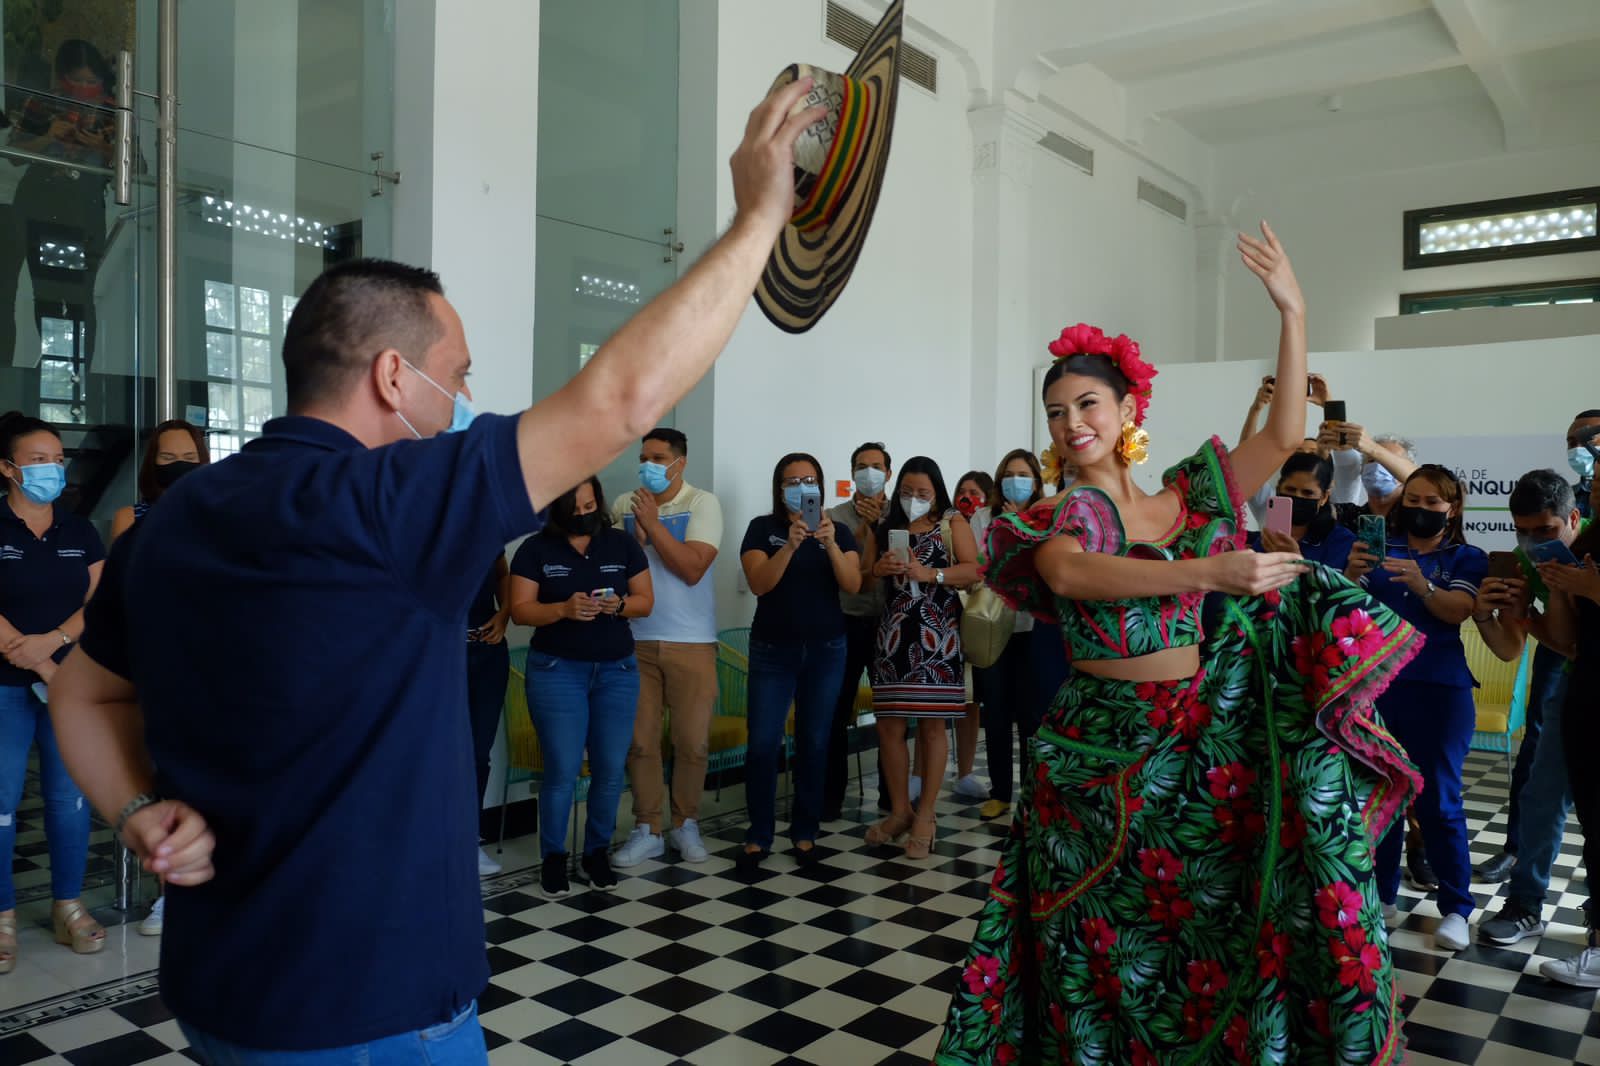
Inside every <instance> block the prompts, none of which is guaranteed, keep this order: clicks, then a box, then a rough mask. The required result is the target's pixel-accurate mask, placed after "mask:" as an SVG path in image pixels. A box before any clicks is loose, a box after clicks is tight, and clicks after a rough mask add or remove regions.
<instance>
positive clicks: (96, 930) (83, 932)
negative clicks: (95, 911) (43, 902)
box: [50, 899, 106, 955]
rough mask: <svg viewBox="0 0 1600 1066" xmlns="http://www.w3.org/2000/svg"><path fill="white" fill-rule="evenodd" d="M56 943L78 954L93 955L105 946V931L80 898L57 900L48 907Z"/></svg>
mask: <svg viewBox="0 0 1600 1066" xmlns="http://www.w3.org/2000/svg"><path fill="white" fill-rule="evenodd" d="M50 919H51V924H52V925H54V926H55V932H56V943H57V944H64V945H66V946H67V947H70V948H71V949H72V950H73V951H74V952H76V953H77V954H79V955H93V954H94V953H95V952H97V951H99V950H101V949H102V948H104V947H105V946H106V931H105V929H104V928H103V927H102V926H101V925H100V923H99V922H97V921H95V920H94V915H92V914H90V913H89V909H88V908H87V907H85V906H84V905H83V902H82V901H81V900H76V899H67V900H57V901H56V902H55V905H54V906H53V907H51V908H50Z"/></svg>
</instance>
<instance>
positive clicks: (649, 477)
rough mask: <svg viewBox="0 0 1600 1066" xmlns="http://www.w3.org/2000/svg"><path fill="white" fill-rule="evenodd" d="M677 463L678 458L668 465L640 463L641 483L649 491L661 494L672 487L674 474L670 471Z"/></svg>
mask: <svg viewBox="0 0 1600 1066" xmlns="http://www.w3.org/2000/svg"><path fill="white" fill-rule="evenodd" d="M677 465H678V460H676V459H674V460H673V461H672V462H670V463H668V464H667V465H666V466H662V465H661V464H660V463H652V462H648V461H646V462H642V463H640V464H639V484H641V485H643V486H644V487H645V489H646V490H647V491H649V492H653V493H655V494H656V495H657V496H659V495H661V494H662V493H663V492H666V491H667V489H669V488H671V487H672V474H671V473H670V472H669V471H671V470H672V468H673V467H674V466H677Z"/></svg>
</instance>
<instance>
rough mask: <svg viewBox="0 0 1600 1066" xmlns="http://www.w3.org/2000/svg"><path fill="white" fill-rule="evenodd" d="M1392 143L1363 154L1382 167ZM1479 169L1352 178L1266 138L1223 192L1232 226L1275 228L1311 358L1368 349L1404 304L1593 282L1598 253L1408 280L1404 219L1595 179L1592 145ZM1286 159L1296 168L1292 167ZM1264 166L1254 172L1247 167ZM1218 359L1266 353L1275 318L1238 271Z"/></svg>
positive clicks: (1480, 162)
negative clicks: (1232, 199)
mask: <svg viewBox="0 0 1600 1066" xmlns="http://www.w3.org/2000/svg"><path fill="white" fill-rule="evenodd" d="M1390 136H1391V134H1389V133H1385V134H1384V135H1383V136H1378V135H1377V134H1375V135H1374V139H1373V140H1372V141H1371V142H1370V143H1368V144H1367V146H1366V153H1367V154H1369V155H1371V156H1376V157H1379V158H1381V157H1382V156H1383V154H1384V152H1385V150H1386V149H1385V146H1386V145H1388V144H1389V143H1390V141H1389V138H1390ZM1491 148H1492V153H1491V154H1484V155H1480V156H1479V157H1477V158H1473V159H1468V160H1461V161H1451V162H1449V163H1438V164H1436V165H1411V166H1407V167H1405V168H1404V169H1395V170H1389V171H1377V172H1374V171H1371V170H1366V169H1365V168H1363V170H1364V172H1362V173H1358V174H1355V175H1353V176H1343V177H1338V176H1335V177H1327V176H1325V175H1328V174H1330V173H1331V174H1335V175H1338V174H1344V175H1349V170H1350V168H1349V167H1348V165H1340V164H1332V163H1330V166H1329V169H1318V164H1319V163H1321V162H1325V161H1324V160H1322V159H1321V158H1320V157H1319V156H1317V155H1315V154H1310V153H1311V150H1312V146H1311V145H1310V144H1309V143H1303V141H1302V139H1301V138H1298V137H1295V136H1292V135H1291V136H1285V137H1280V138H1274V139H1273V142H1272V144H1271V145H1270V154H1271V155H1272V156H1273V157H1274V158H1276V159H1277V160H1278V165H1277V166H1276V167H1275V168H1273V169H1266V168H1267V167H1268V166H1269V163H1267V162H1263V161H1262V156H1263V155H1265V154H1267V153H1268V152H1269V148H1268V146H1255V147H1252V148H1249V149H1247V150H1243V151H1242V152H1241V153H1240V155H1239V156H1238V157H1237V158H1232V159H1230V160H1229V170H1228V176H1227V177H1226V178H1225V179H1224V184H1225V185H1227V186H1228V187H1229V188H1231V189H1232V190H1233V191H1232V193H1229V194H1225V195H1224V197H1223V202H1227V201H1228V198H1229V196H1233V195H1236V196H1238V197H1239V198H1240V199H1239V207H1238V210H1237V216H1238V218H1239V221H1240V224H1241V225H1242V224H1246V223H1248V224H1251V225H1253V224H1254V223H1255V221H1256V220H1257V219H1261V218H1266V219H1268V220H1269V221H1271V222H1272V224H1273V226H1274V228H1275V229H1276V230H1277V231H1278V234H1279V235H1280V236H1281V237H1282V238H1283V241H1284V244H1285V246H1286V247H1287V248H1288V250H1289V254H1290V256H1291V257H1292V258H1293V260H1294V264H1295V269H1296V272H1297V273H1298V275H1299V277H1300V281H1301V284H1302V286H1303V287H1304V288H1305V292H1306V301H1307V305H1308V308H1309V317H1308V330H1309V333H1310V341H1311V347H1312V349H1313V350H1320V351H1353V350H1359V349H1369V348H1371V347H1372V346H1373V320H1374V319H1377V318H1382V317H1385V316H1389V315H1394V314H1397V313H1398V311H1399V299H1400V294H1401V293H1409V292H1432V291H1436V290H1440V289H1457V288H1471V287H1477V286H1483V285H1502V284H1513V283H1520V282H1532V281H1554V280H1560V279H1566V278H1583V277H1594V276H1596V275H1600V252H1589V253H1584V254H1576V255H1575V254H1567V255H1553V256H1534V257H1530V258H1527V259H1506V260H1501V261H1498V262H1492V263H1477V264H1468V265H1462V266H1446V267H1432V268H1428V269H1422V270H1405V269H1403V267H1402V240H1401V232H1402V231H1401V218H1402V215H1403V213H1404V212H1405V211H1408V210H1411V209H1414V208H1422V207H1437V206H1441V205H1444V204H1454V203H1468V202H1472V201H1477V200H1491V199H1498V198H1501V197H1507V196H1519V195H1526V194H1530V193H1541V192H1553V191H1555V190H1558V189H1569V188H1579V187H1582V186H1587V185H1593V184H1595V181H1596V177H1595V176H1596V174H1600V144H1589V145H1586V146H1581V147H1572V148H1565V149H1560V150H1553V151H1544V152H1525V153H1517V154H1505V153H1503V152H1501V151H1500V150H1499V148H1498V146H1491ZM1285 159H1297V160H1299V165H1298V166H1293V167H1291V166H1289V165H1288V164H1287V163H1284V162H1283V160H1285ZM1255 163H1261V166H1260V167H1256V166H1254V165H1253V164H1255ZM1226 314H1227V320H1226V337H1227V344H1226V348H1225V353H1226V354H1225V357H1226V358H1249V357H1252V356H1255V355H1258V354H1268V353H1270V349H1268V350H1267V352H1263V348H1262V345H1263V344H1264V343H1265V344H1270V343H1271V338H1272V337H1273V336H1274V335H1275V334H1274V331H1273V324H1272V321H1273V313H1272V308H1271V306H1270V305H1269V304H1268V302H1267V301H1266V299H1265V298H1264V297H1263V296H1262V294H1261V286H1260V284H1259V283H1258V282H1256V280H1255V279H1254V278H1253V277H1251V276H1250V275H1248V274H1246V273H1245V272H1244V271H1242V270H1240V271H1235V272H1234V273H1232V274H1231V275H1230V276H1229V280H1228V289H1227V305H1226Z"/></svg>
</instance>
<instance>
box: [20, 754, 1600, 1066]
mask: <svg viewBox="0 0 1600 1066" xmlns="http://www.w3.org/2000/svg"><path fill="white" fill-rule="evenodd" d="M1467 777H1468V798H1469V803H1468V808H1469V818H1470V820H1471V828H1472V830H1473V836H1474V844H1473V858H1474V861H1481V860H1482V859H1484V858H1487V857H1488V856H1489V855H1490V854H1491V853H1493V852H1495V851H1497V850H1498V845H1499V844H1500V843H1501V842H1502V841H1503V840H1504V835H1505V828H1506V826H1505V801H1506V783H1505V773H1504V767H1503V763H1502V762H1500V761H1499V760H1497V759H1494V758H1491V757H1485V756H1474V757H1473V758H1472V760H1471V763H1470V764H1469V767H1468V774H1467ZM868 794H869V795H871V794H872V789H871V788H869V789H868ZM846 817H847V820H846V821H844V822H837V823H831V824H830V825H829V826H827V827H825V828H826V829H827V830H829V832H827V833H826V834H825V835H824V836H823V838H822V839H821V840H820V841H819V853H820V861H818V862H816V863H814V864H808V865H806V866H798V865H797V864H796V863H795V862H794V861H793V860H792V859H791V858H789V857H787V856H784V855H782V854H777V855H775V856H774V857H773V858H772V859H771V860H769V861H768V864H767V866H768V869H765V870H763V871H762V872H761V873H759V874H758V875H756V876H754V877H751V878H749V879H747V880H741V879H739V878H738V877H737V876H736V875H735V874H734V872H733V856H734V854H735V853H736V851H737V850H738V840H739V838H740V835H741V831H742V820H741V819H742V816H741V815H740V814H738V813H735V814H732V815H729V816H726V817H724V818H721V819H718V820H714V821H710V822H708V823H707V825H706V830H707V839H708V843H709V844H711V846H712V852H713V857H712V859H711V861H710V862H707V863H705V864H704V865H701V866H686V865H673V864H666V863H661V862H651V863H646V864H645V865H643V866H641V867H638V868H636V869H635V870H633V871H628V873H631V874H632V876H624V877H623V878H622V881H621V883H620V884H619V886H618V887H617V890H616V891H614V892H611V893H605V894H602V893H589V892H584V891H581V890H580V891H578V892H576V893H575V894H574V895H572V896H570V897H568V898H567V899H564V900H560V901H557V902H549V901H545V900H543V899H541V898H539V896H538V894H537V877H536V875H535V872H534V871H532V870H521V871H513V872H511V873H509V874H507V875H505V876H502V877H499V878H496V879H494V880H493V881H490V882H486V884H485V899H484V907H485V911H486V917H487V938H488V942H489V960H490V963H491V966H492V969H493V972H494V977H493V980H492V983H491V984H490V986H489V989H488V991H487V992H486V993H485V994H484V997H483V999H482V1002H481V1010H482V1017H483V1026H484V1030H485V1033H486V1035H487V1038H488V1042H489V1046H490V1049H491V1050H490V1057H491V1059H492V1061H494V1062H496V1063H507V1064H512V1063H515V1064H524V1063H526V1064H540V1063H579V1064H583V1066H591V1064H617V1066H651V1064H657V1063H684V1062H686V1063H696V1064H706V1066H713V1064H716V1066H720V1064H729V1066H733V1064H738V1066H772V1064H777V1063H783V1064H790V1063H795V1064H800V1063H810V1064H818V1066H856V1064H864V1063H891V1064H901V1063H904V1064H907V1066H909V1064H912V1063H925V1062H927V1060H928V1057H929V1055H930V1054H931V1052H932V1050H933V1047H934V1044H935V1042H936V1041H937V1039H938V1026H939V1024H940V1022H941V1021H942V1019H943V1016H944V1011H945V1008H946V1005H947V1002H948V998H949V994H950V990H951V988H952V987H953V985H954V981H955V975H956V967H957V964H958V962H959V960H960V959H961V957H962V954H963V951H964V950H965V947H966V943H967V940H968V938H969V937H970V936H971V935H972V932H973V926H974V921H973V915H974V914H975V912H976V910H977V908H978V906H979V901H980V900H981V899H982V898H983V896H984V894H985V892H986V889H987V882H988V879H989V876H990V873H991V871H992V869H993V866H994V862H995V859H996V851H995V848H996V846H997V843H998V841H999V838H1000V837H1001V836H1002V835H1003V833H1004V828H1003V826H1000V825H997V824H993V823H986V822H983V821H982V820H980V819H979V818H978V816H977V811H976V808H974V807H972V806H968V805H965V804H964V803H961V802H958V801H954V800H952V799H950V798H949V796H948V793H947V794H946V799H945V802H944V803H943V804H942V806H941V813H940V838H939V842H938V845H937V848H936V853H935V855H934V857H933V858H932V859H930V860H929V861H927V862H920V863H918V862H910V861H907V860H905V859H904V858H902V857H900V855H899V853H898V850H897V849H874V848H868V847H867V846H866V845H865V844H864V843H863V842H862V840H861V834H862V831H863V827H864V825H865V824H866V823H868V822H870V821H872V820H873V819H874V818H875V817H876V814H875V812H871V811H865V812H863V811H860V810H859V809H852V810H850V811H847V816H846ZM1578 854H1579V849H1578V837H1577V832H1576V825H1573V826H1571V827H1570V831H1569V834H1568V836H1567V840H1566V843H1565V846H1564V848H1563V853H1562V856H1561V858H1560V860H1559V861H1558V865H1557V868H1556V875H1555V881H1554V884H1553V886H1552V896H1555V895H1557V894H1559V897H1560V898H1559V902H1558V903H1557V904H1556V905H1555V907H1554V908H1553V911H1554V920H1555V924H1554V925H1553V926H1552V929H1551V931H1550V933H1549V934H1547V935H1546V936H1545V937H1544V938H1543V939H1542V940H1540V941H1533V942H1525V943H1523V944H1519V945H1517V946H1516V947H1514V948H1509V949H1495V948H1485V947H1478V946H1474V947H1471V948H1469V949H1468V950H1466V951H1463V952H1461V953H1459V954H1457V955H1453V956H1452V955H1447V954H1444V953H1440V952H1435V951H1433V950H1432V949H1431V947H1430V944H1431V936H1430V935H1429V934H1431V932H1432V930H1433V927H1434V925H1435V924H1436V922H1437V917H1438V912H1437V910H1436V908H1435V907H1434V905H1433V902H1432V901H1431V900H1427V899H1423V898H1422V897H1420V896H1418V895H1416V894H1414V893H1411V892H1409V890H1404V894H1403V897H1402V902H1401V907H1402V910H1403V911H1404V912H1405V913H1404V914H1403V916H1402V919H1401V921H1400V923H1399V925H1398V927H1397V928H1396V930H1395V931H1394V933H1393V936H1392V945H1393V949H1394V955H1395V962H1396V966H1397V968H1398V969H1399V970H1400V972H1401V976H1400V979H1401V987H1402V989H1403V991H1404V992H1405V994H1406V1009H1407V1012H1408V1014H1409V1016H1410V1021H1409V1024H1408V1027H1407V1029H1408V1035H1409V1039H1410V1041H1411V1052H1410V1054H1409V1055H1408V1060H1407V1061H1408V1062H1411V1063H1421V1064H1428V1063H1439V1062H1457V1063H1477V1064H1483V1066H1494V1064H1501V1063H1505V1064H1511V1063H1515V1066H1542V1064H1553V1063H1562V1064H1569V1063H1575V1062H1582V1063H1590V1064H1600V1014H1597V1013H1595V1009H1594V1008H1595V994H1594V993H1593V992H1583V991H1579V990H1574V989H1567V988H1564V987H1561V986H1556V985H1552V984H1550V983H1548V982H1546V981H1544V980H1543V979H1542V978H1540V977H1539V976H1538V972H1537V971H1538V966H1539V963H1540V962H1541V961H1542V960H1543V959H1544V958H1547V957H1556V956H1566V955H1571V954H1574V953H1576V952H1578V951H1579V950H1581V948H1582V944H1583V932H1582V930H1581V928H1580V927H1579V921H1580V919H1579V914H1578V910H1577V905H1578V897H1577V896H1576V895H1574V894H1572V893H1570V892H1568V891H1567V890H1566V889H1567V884H1568V882H1569V881H1571V879H1572V878H1573V877H1574V875H1575V874H1576V873H1577V867H1578V864H1579V858H1578ZM1479 888H1480V889H1481V892H1480V894H1479V896H1478V904H1479V906H1480V907H1484V906H1488V907H1489V908H1490V909H1491V910H1493V909H1497V908H1498V903H1494V902H1493V895H1494V893H1493V890H1492V889H1491V888H1490V887H1489V886H1479ZM1548 913H1549V912H1547V916H1548ZM0 980H6V979H5V978H0ZM147 980H148V977H139V978H135V979H134V981H147ZM143 987H144V988H148V985H145V986H143ZM94 994H96V995H99V996H101V997H106V996H107V995H108V994H109V995H114V994H115V993H114V990H110V989H106V988H101V989H97V990H95V993H94ZM100 1002H101V1003H105V1002H111V1001H108V1000H106V999H104V998H102V1000H101V1001H100ZM47 1006H49V1007H50V1008H51V1009H49V1010H46V1011H44V1012H43V1013H40V1012H39V1011H38V1005H34V1006H33V1008H32V1009H34V1010H35V1016H36V1017H37V1018H38V1022H36V1023H35V1024H34V1025H32V1026H26V1025H21V1024H18V1019H19V1018H20V1017H21V1014H11V1015H0V1064H12V1063H16V1064H21V1063H30V1062H39V1063H50V1064H59V1063H72V1064H74V1066H89V1064H104V1066H117V1064H122V1063H143V1062H155V1063H188V1062H189V1059H188V1058H186V1057H185V1056H184V1055H183V1054H182V1051H181V1049H182V1048H183V1046H184V1044H183V1039H182V1037H181V1035H180V1034H179V1033H178V1029H177V1026H176V1024H175V1023H174V1022H173V1021H172V1020H171V1018H170V1017H169V1015H168V1014H167V1013H166V1011H165V1010H164V1008H163V1007H162V1006H161V1004H160V1001H159V1000H158V999H157V998H155V997H153V996H150V995H147V994H144V995H139V996H137V998H126V999H124V1000H122V1001H118V1002H111V1005H109V1006H104V1005H97V1004H96V1003H94V1002H92V1001H89V1000H85V1002H84V1003H83V1004H80V1005H79V1006H81V1007H82V1009H81V1010H77V1011H74V1009H73V1008H74V1003H72V1002H67V1001H65V1000H64V1001H62V1002H57V1003H54V1004H50V1005H47ZM63 1018H64V1020H61V1019H63ZM51 1019H55V1020H53V1021H50V1020H51ZM43 1022H48V1024H40V1023H43ZM7 1034H10V1035H7Z"/></svg>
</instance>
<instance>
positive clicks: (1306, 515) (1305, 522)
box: [1289, 496, 1322, 529]
mask: <svg viewBox="0 0 1600 1066" xmlns="http://www.w3.org/2000/svg"><path fill="white" fill-rule="evenodd" d="M1290 499H1292V500H1293V501H1294V510H1293V512H1292V513H1291V514H1290V516H1289V521H1290V522H1291V523H1292V524H1293V525H1294V527H1295V528H1296V529H1304V528H1306V527H1307V526H1310V525H1311V524H1312V523H1313V522H1314V521H1315V520H1316V517H1317V515H1318V513H1320V512H1321V510H1322V503H1321V502H1320V501H1318V500H1308V499H1305V498H1304V497H1300V496H1292V497H1290Z"/></svg>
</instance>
